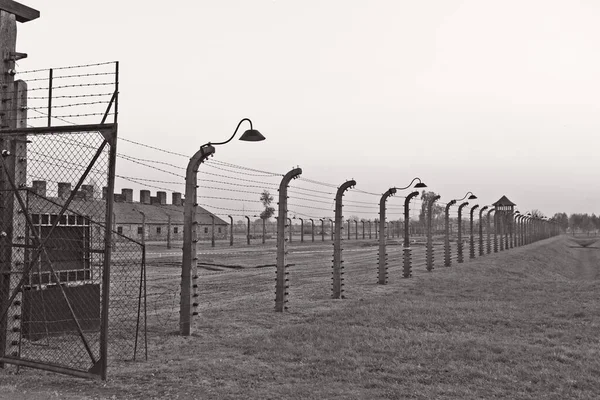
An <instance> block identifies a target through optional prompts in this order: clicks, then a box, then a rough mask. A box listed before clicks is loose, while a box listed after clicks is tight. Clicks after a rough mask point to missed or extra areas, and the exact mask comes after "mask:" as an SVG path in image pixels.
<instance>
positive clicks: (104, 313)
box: [0, 92, 137, 380]
mask: <svg viewBox="0 0 600 400" xmlns="http://www.w3.org/2000/svg"><path fill="white" fill-rule="evenodd" d="M115 97H116V92H115V96H113V99H112V100H111V104H112V102H113V100H115ZM109 108H110V105H109ZM82 132H88V133H90V132H98V133H100V134H101V135H102V136H103V138H104V141H103V142H102V144H101V145H100V146H99V147H98V149H97V151H96V153H95V155H94V157H93V158H92V160H91V161H90V162H89V163H88V165H87V167H86V169H85V172H84V173H83V174H82V175H81V176H80V177H79V180H78V182H77V184H76V186H75V188H74V189H73V190H72V191H71V193H70V196H69V198H68V199H67V200H66V202H65V203H64V204H63V205H62V207H61V209H60V212H59V213H58V216H57V217H56V218H55V221H54V223H53V224H52V225H51V227H50V232H49V233H48V234H47V236H46V237H45V238H40V237H39V236H38V237H37V238H36V239H37V240H38V243H39V245H38V246H37V247H36V248H35V249H34V250H33V251H34V252H35V253H34V254H36V255H40V254H41V253H42V252H45V251H46V248H45V242H46V241H47V239H48V238H49V237H50V235H51V233H52V231H54V229H55V228H56V226H57V225H58V223H59V221H60V219H61V217H62V216H63V215H64V214H65V212H66V211H67V210H68V208H69V206H70V205H71V202H72V201H73V199H74V198H75V195H76V193H77V192H78V191H79V190H80V188H81V186H82V184H83V183H84V181H85V180H86V178H87V177H88V174H89V173H90V171H91V170H92V169H93V167H94V164H95V163H96V161H97V160H98V158H99V157H100V155H101V154H102V153H103V151H104V149H105V147H106V146H107V145H108V146H109V151H108V177H107V195H106V199H105V200H106V216H105V219H104V223H103V224H101V225H104V228H105V229H104V249H103V250H104V259H103V266H102V289H101V291H102V293H101V299H102V302H101V310H100V341H99V348H100V349H99V357H98V358H97V359H96V357H94V354H93V352H92V350H91V349H90V346H89V344H88V343H87V340H86V336H85V334H84V333H83V331H82V329H81V325H80V324H79V322H78V321H77V317H76V316H75V313H74V309H73V305H72V304H71V301H70V300H69V298H68V296H67V295H66V293H65V290H64V288H63V287H62V285H61V284H60V280H59V279H58V276H57V274H56V271H55V270H54V268H53V267H52V262H50V263H49V267H50V271H51V274H52V276H53V278H54V279H55V280H56V283H57V286H58V288H59V289H60V291H61V295H62V297H63V299H64V300H65V301H66V304H67V305H68V308H69V314H70V315H71V318H72V319H73V322H75V324H76V326H77V331H78V334H79V336H80V338H81V340H82V342H83V344H84V346H85V348H86V350H87V353H88V355H89V356H90V359H91V361H92V363H93V366H92V367H91V368H89V369H88V370H83V369H77V368H72V367H69V366H65V365H59V364H54V363H50V362H43V361H36V360H30V359H23V358H21V357H20V356H19V354H5V350H6V345H7V344H6V343H4V344H2V346H1V348H0V363H9V364H14V365H18V366H26V367H32V368H39V369H44V370H49V371H54V372H59V373H65V374H69V375H75V376H79V377H85V378H98V377H100V378H101V379H103V380H104V379H106V373H107V364H108V363H107V356H108V325H109V319H108V315H109V301H110V296H109V289H110V269H111V253H112V245H111V242H112V230H111V229H110V227H111V226H112V218H113V201H114V198H113V193H114V185H115V164H116V144H117V124H116V123H109V124H106V123H102V124H90V125H72V126H57V127H39V128H17V129H1V130H0V140H21V141H22V140H26V138H27V137H32V136H36V135H48V134H53V135H57V134H69V133H70V134H76V133H82ZM0 150H1V151H2V154H1V156H0V167H2V171H3V172H1V173H2V174H3V175H4V178H5V179H6V181H7V182H8V183H9V185H10V190H11V191H12V194H13V195H14V199H15V200H16V202H17V203H18V207H16V205H15V207H13V210H14V211H13V215H16V214H17V213H20V214H22V217H24V218H25V223H26V225H27V226H28V227H29V228H30V229H31V231H32V232H36V230H35V229H34V228H35V227H34V224H33V222H32V218H31V215H29V213H28V207H27V205H26V202H25V200H24V198H23V195H22V194H23V191H24V190H27V189H26V188H23V187H19V185H18V184H17V183H16V182H15V179H14V177H13V176H10V173H9V171H10V169H8V170H7V166H8V163H7V160H8V158H9V157H11V156H16V155H11V154H10V151H9V150H6V149H0ZM18 208H20V210H18V211H17V209H18ZM3 236H4V239H9V240H10V243H8V246H9V247H10V249H13V248H14V247H15V244H16V243H14V240H13V238H6V233H4V235H3ZM36 258H37V257H32V259H36ZM5 261H6V260H5ZM10 263H11V265H12V264H13V260H12V258H11V260H10ZM33 264H34V262H33V261H31V262H29V263H27V262H24V263H23V265H22V266H23V269H22V277H21V279H20V280H19V283H18V284H17V286H16V287H15V288H14V289H13V290H12V291H11V292H10V293H8V301H7V302H6V304H4V305H2V306H1V308H0V322H2V323H0V325H5V324H6V321H5V318H6V319H7V317H8V310H9V308H10V306H11V303H13V301H14V300H15V298H16V297H17V296H18V295H19V293H20V291H21V288H22V287H23V283H24V281H25V276H26V274H27V273H28V272H29V271H30V270H31V268H32V266H33ZM11 270H12V267H11ZM8 274H9V275H10V271H9V273H8ZM5 279H6V278H5ZM0 300H2V299H0ZM5 300H6V299H5ZM0 304H1V303H0ZM5 332H6V329H3V332H0V335H5ZM0 339H1V337H0ZM136 340H137V336H136ZM4 341H6V339H5V340H4Z"/></svg>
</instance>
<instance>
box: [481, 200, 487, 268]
mask: <svg viewBox="0 0 600 400" xmlns="http://www.w3.org/2000/svg"><path fill="white" fill-rule="evenodd" d="M487 209H488V206H484V207H481V208H480V209H479V256H480V257H481V256H483V253H484V248H483V212H484V211H485V210H487Z"/></svg>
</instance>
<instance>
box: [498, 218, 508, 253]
mask: <svg viewBox="0 0 600 400" xmlns="http://www.w3.org/2000/svg"><path fill="white" fill-rule="evenodd" d="M496 214H498V227H499V228H500V251H504V233H505V232H504V231H505V228H506V227H505V223H504V222H505V221H504V220H505V218H506V212H505V211H500V212H499V213H498V211H496Z"/></svg>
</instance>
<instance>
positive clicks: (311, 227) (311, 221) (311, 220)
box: [310, 218, 315, 243]
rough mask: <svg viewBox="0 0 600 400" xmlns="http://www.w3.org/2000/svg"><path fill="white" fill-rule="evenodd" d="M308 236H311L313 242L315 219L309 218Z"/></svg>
mask: <svg viewBox="0 0 600 400" xmlns="http://www.w3.org/2000/svg"><path fill="white" fill-rule="evenodd" d="M310 236H311V241H312V242H313V243H314V242H315V220H314V219H312V218H310Z"/></svg>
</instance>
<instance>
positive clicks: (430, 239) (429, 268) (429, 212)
mask: <svg viewBox="0 0 600 400" xmlns="http://www.w3.org/2000/svg"><path fill="white" fill-rule="evenodd" d="M439 198H440V196H439V195H437V196H435V197H433V198H432V199H431V200H429V203H427V250H426V258H427V271H433V235H432V232H431V228H432V227H431V223H432V219H433V218H432V213H433V204H434V203H435V202H436V201H437V200H439Z"/></svg>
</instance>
